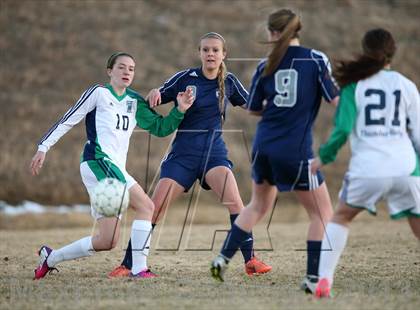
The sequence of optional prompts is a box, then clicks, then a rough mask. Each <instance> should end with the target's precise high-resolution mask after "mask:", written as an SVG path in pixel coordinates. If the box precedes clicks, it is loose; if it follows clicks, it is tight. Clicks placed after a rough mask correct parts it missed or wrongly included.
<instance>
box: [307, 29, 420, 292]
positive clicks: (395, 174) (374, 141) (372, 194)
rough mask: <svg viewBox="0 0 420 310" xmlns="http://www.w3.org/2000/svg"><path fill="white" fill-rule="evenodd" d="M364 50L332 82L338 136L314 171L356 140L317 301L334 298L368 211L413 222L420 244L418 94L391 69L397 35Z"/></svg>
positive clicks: (370, 38)
mask: <svg viewBox="0 0 420 310" xmlns="http://www.w3.org/2000/svg"><path fill="white" fill-rule="evenodd" d="M362 45H363V54H362V55H361V56H359V57H358V58H357V59H356V60H351V61H340V62H338V64H337V68H336V71H335V73H334V77H335V78H336V80H337V82H338V83H339V84H340V86H341V87H342V91H341V96H340V103H339V105H338V110H337V114H336V118H335V128H334V130H333V132H332V134H331V136H330V138H329V139H328V141H327V143H326V144H324V145H322V146H321V147H320V150H319V157H318V158H316V159H315V160H314V162H313V163H312V167H311V168H312V171H316V170H317V169H319V168H320V167H321V166H322V165H325V164H327V163H329V162H332V161H334V160H335V157H336V154H337V152H338V150H339V149H340V147H341V146H342V145H343V144H344V143H345V142H346V140H347V137H348V136H349V135H350V145H351V150H352V155H351V159H350V164H349V168H348V172H347V173H346V176H345V177H344V181H343V186H342V189H341V191H340V205H339V207H338V208H337V210H336V211H335V214H334V216H333V218H332V220H331V222H330V223H329V224H328V225H327V228H326V233H325V237H324V240H323V242H322V249H323V250H324V251H322V253H321V258H320V266H319V277H320V281H319V282H318V285H317V288H316V291H315V294H316V296H317V297H329V296H330V290H331V286H332V282H333V275H334V271H335V268H336V266H337V263H338V260H339V258H340V255H341V253H342V251H343V250H344V247H345V244H346V241H347V236H348V225H349V224H350V222H351V221H352V220H353V218H354V217H355V216H356V215H357V214H359V213H360V212H361V211H362V210H363V209H367V210H368V211H369V212H370V213H372V214H375V213H376V208H375V205H376V203H377V202H378V201H379V200H380V199H382V198H383V199H385V200H386V201H387V204H388V209H389V212H390V216H391V218H393V219H397V218H401V217H404V216H407V217H408V222H409V224H410V226H411V229H412V231H413V233H414V235H415V236H416V237H417V238H418V239H420V181H419V180H420V178H419V176H420V173H419V172H420V170H419V161H418V154H420V98H419V93H418V91H417V88H416V86H415V84H414V83H413V82H411V81H410V80H409V79H407V78H406V77H404V76H403V75H401V74H400V73H398V72H396V71H392V70H391V68H390V63H391V59H392V57H393V55H394V53H395V50H396V46H395V42H394V39H393V38H392V35H391V33H389V32H388V31H386V30H384V29H374V30H370V31H368V32H367V33H366V34H365V36H364V38H363V42H362ZM407 127H408V129H409V130H408V131H407ZM416 153H417V154H416Z"/></svg>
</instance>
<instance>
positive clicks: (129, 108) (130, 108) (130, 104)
mask: <svg viewBox="0 0 420 310" xmlns="http://www.w3.org/2000/svg"><path fill="white" fill-rule="evenodd" d="M133 104H134V101H131V100H130V101H127V113H133Z"/></svg>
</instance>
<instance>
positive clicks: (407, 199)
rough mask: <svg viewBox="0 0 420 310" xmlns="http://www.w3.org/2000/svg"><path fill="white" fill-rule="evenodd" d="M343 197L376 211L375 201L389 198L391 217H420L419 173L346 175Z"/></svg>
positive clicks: (352, 202) (352, 203)
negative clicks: (372, 176)
mask: <svg viewBox="0 0 420 310" xmlns="http://www.w3.org/2000/svg"><path fill="white" fill-rule="evenodd" d="M339 198H340V200H342V201H344V202H345V203H347V204H348V205H349V206H351V207H354V208H364V209H366V210H368V211H369V212H370V213H372V214H376V203H377V202H378V201H380V200H382V199H383V200H386V202H387V205H388V210H389V214H390V216H391V218H392V219H399V218H401V217H404V216H415V217H420V177H417V176H416V177H415V176H406V177H390V178H355V177H349V176H347V175H346V176H345V177H344V181H343V186H342V188H341V190H340V193H339Z"/></svg>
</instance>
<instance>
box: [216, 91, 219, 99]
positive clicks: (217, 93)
mask: <svg viewBox="0 0 420 310" xmlns="http://www.w3.org/2000/svg"><path fill="white" fill-rule="evenodd" d="M216 98H219V91H218V90H216Z"/></svg>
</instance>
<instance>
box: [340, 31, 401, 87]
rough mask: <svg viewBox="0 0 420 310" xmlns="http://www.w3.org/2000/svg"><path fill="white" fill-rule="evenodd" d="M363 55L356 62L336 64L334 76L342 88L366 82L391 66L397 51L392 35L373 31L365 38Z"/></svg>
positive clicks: (345, 61)
mask: <svg viewBox="0 0 420 310" xmlns="http://www.w3.org/2000/svg"><path fill="white" fill-rule="evenodd" d="M362 47H363V54H361V55H359V56H357V57H356V59H354V60H338V61H335V62H334V70H333V76H334V78H335V80H336V81H337V83H338V85H339V86H340V87H343V86H346V85H348V84H350V83H353V82H357V81H360V80H364V79H366V78H368V77H370V76H372V75H374V74H376V73H378V72H379V71H380V70H381V69H383V67H384V66H385V65H387V64H389V63H390V62H391V60H392V57H393V56H394V54H395V51H396V49H397V48H396V45H395V41H394V38H393V37H392V34H391V33H390V32H389V31H387V30H385V29H381V28H378V29H373V30H370V31H368V32H366V34H365V35H364V37H363V40H362Z"/></svg>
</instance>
